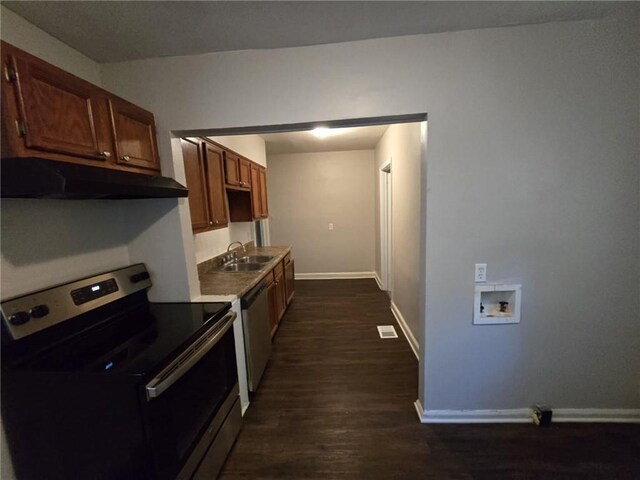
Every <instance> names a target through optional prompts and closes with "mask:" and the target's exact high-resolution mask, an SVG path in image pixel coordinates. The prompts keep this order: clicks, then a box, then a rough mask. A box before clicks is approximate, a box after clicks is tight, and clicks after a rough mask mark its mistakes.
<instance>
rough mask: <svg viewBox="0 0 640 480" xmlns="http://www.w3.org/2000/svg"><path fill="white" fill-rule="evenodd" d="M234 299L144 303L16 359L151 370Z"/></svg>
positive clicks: (46, 367)
mask: <svg viewBox="0 0 640 480" xmlns="http://www.w3.org/2000/svg"><path fill="white" fill-rule="evenodd" d="M230 308H231V304H230V303H147V302H144V303H140V304H138V305H133V306H129V308H128V309H127V310H126V312H121V313H118V314H115V315H112V316H110V317H109V318H108V319H106V320H105V321H103V322H100V323H99V324H98V325H96V326H94V327H92V328H90V329H87V330H86V331H84V332H83V333H82V334H79V335H75V336H74V337H72V338H71V339H69V340H67V341H64V342H62V343H60V344H59V345H57V346H56V347H53V348H50V349H48V350H45V351H43V352H41V353H40V354H39V355H37V356H36V357H32V358H30V359H29V360H27V361H25V362H22V363H21V364H19V365H17V368H19V369H25V370H31V371H60V372H70V371H84V372H91V373H94V374H104V375H113V374H118V373H119V374H126V375H141V376H142V375H147V374H150V373H152V372H155V371H156V370H159V369H160V368H162V366H163V365H166V363H167V362H170V361H171V360H172V359H173V358H175V357H176V356H177V355H179V354H180V353H181V352H182V351H184V349H185V348H186V347H187V346H189V345H190V344H191V343H193V342H194V341H195V340H196V339H197V338H198V337H199V336H200V335H202V333H204V332H205V331H207V330H208V329H209V328H211V327H213V326H214V325H215V324H216V323H218V322H219V321H220V320H221V319H222V317H224V315H225V314H226V313H227V312H228V311H229V309H230Z"/></svg>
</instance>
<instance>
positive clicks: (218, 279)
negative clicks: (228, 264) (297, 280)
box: [198, 246, 291, 297]
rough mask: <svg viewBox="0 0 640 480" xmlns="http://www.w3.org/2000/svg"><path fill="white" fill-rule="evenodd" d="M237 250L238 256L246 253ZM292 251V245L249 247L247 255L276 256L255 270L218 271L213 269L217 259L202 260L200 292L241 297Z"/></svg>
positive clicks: (199, 275)
mask: <svg viewBox="0 0 640 480" xmlns="http://www.w3.org/2000/svg"><path fill="white" fill-rule="evenodd" d="M236 251H237V252H238V256H243V255H244V253H243V252H242V250H241V249H237V250H236ZM290 251H291V247H290V246H282V247H248V248H247V253H246V254H247V255H273V256H274V258H273V259H272V260H271V261H270V262H269V263H265V264H264V265H263V267H262V268H261V269H260V270H258V271H255V272H217V271H215V270H213V269H214V268H215V265H216V263H215V261H213V260H214V259H211V260H207V261H205V262H202V263H201V264H199V265H198V277H199V278H200V292H201V293H202V295H235V296H237V297H241V296H242V295H244V294H245V293H247V292H248V291H249V290H251V288H253V287H254V286H255V285H257V284H258V283H259V282H260V280H262V279H263V278H264V277H266V276H267V272H269V271H270V270H271V269H273V267H275V266H276V265H277V264H278V262H281V261H282V259H283V258H284V257H285V255H286V254H287V253H289V252H290Z"/></svg>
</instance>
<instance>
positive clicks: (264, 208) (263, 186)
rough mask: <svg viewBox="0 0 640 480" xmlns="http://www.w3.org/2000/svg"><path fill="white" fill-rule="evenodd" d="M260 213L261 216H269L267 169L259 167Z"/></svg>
mask: <svg viewBox="0 0 640 480" xmlns="http://www.w3.org/2000/svg"><path fill="white" fill-rule="evenodd" d="M260 213H261V216H262V218H267V217H268V216H269V204H268V202H267V169H266V168H260Z"/></svg>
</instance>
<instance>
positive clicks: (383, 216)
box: [378, 157, 393, 294]
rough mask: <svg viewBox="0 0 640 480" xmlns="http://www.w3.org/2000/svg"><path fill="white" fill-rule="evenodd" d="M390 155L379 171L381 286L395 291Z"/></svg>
mask: <svg viewBox="0 0 640 480" xmlns="http://www.w3.org/2000/svg"><path fill="white" fill-rule="evenodd" d="M392 162H393V158H392V157H389V161H388V162H386V163H385V164H384V165H383V167H382V168H381V169H380V171H379V172H378V182H379V185H380V188H379V193H380V286H381V289H382V290H385V291H387V292H389V294H390V293H391V292H392V291H393V254H392V251H393V250H392V244H393V239H392V234H391V232H392V224H393V213H392V212H393V194H392V193H393V182H392V176H391V175H392V173H391V172H392V170H391V164H392Z"/></svg>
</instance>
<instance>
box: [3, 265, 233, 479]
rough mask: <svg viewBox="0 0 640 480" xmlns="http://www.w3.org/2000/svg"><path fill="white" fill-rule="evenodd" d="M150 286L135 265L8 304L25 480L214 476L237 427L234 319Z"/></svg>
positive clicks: (11, 408)
mask: <svg viewBox="0 0 640 480" xmlns="http://www.w3.org/2000/svg"><path fill="white" fill-rule="evenodd" d="M149 287H151V280H150V278H149V273H148V272H147V270H146V268H145V266H144V265H142V264H138V265H133V266H130V267H127V268H123V269H120V270H116V271H113V272H108V273H104V274H101V275H96V276H93V277H91V278H85V279H82V280H78V281H75V282H72V283H68V284H65V285H60V286H57V287H53V288H50V289H47V290H42V291H39V292H35V293H32V294H30V295H25V296H22V297H19V298H14V299H10V300H7V301H3V302H2V304H1V309H2V377H1V380H2V418H3V423H4V426H5V430H6V433H7V437H8V444H9V449H10V452H11V457H12V460H13V463H14V469H15V471H16V474H17V477H18V478H20V479H43V478H47V479H65V480H69V479H72V478H78V479H136V480H138V479H154V480H155V479H158V480H165V479H175V478H179V479H192V478H193V479H200V478H207V479H211V478H215V476H216V475H217V473H218V471H219V470H220V468H221V467H222V465H223V463H224V460H225V458H226V456H227V454H228V453H229V451H230V449H231V447H232V445H233V442H234V441H235V438H236V436H237V434H238V432H239V429H240V424H241V413H240V402H239V400H238V375H237V369H236V356H235V346H234V337H233V328H231V326H232V324H233V321H234V319H235V316H236V315H235V313H234V312H232V311H230V304H229V303H151V302H149V301H148V299H147V289H148V288H149Z"/></svg>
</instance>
